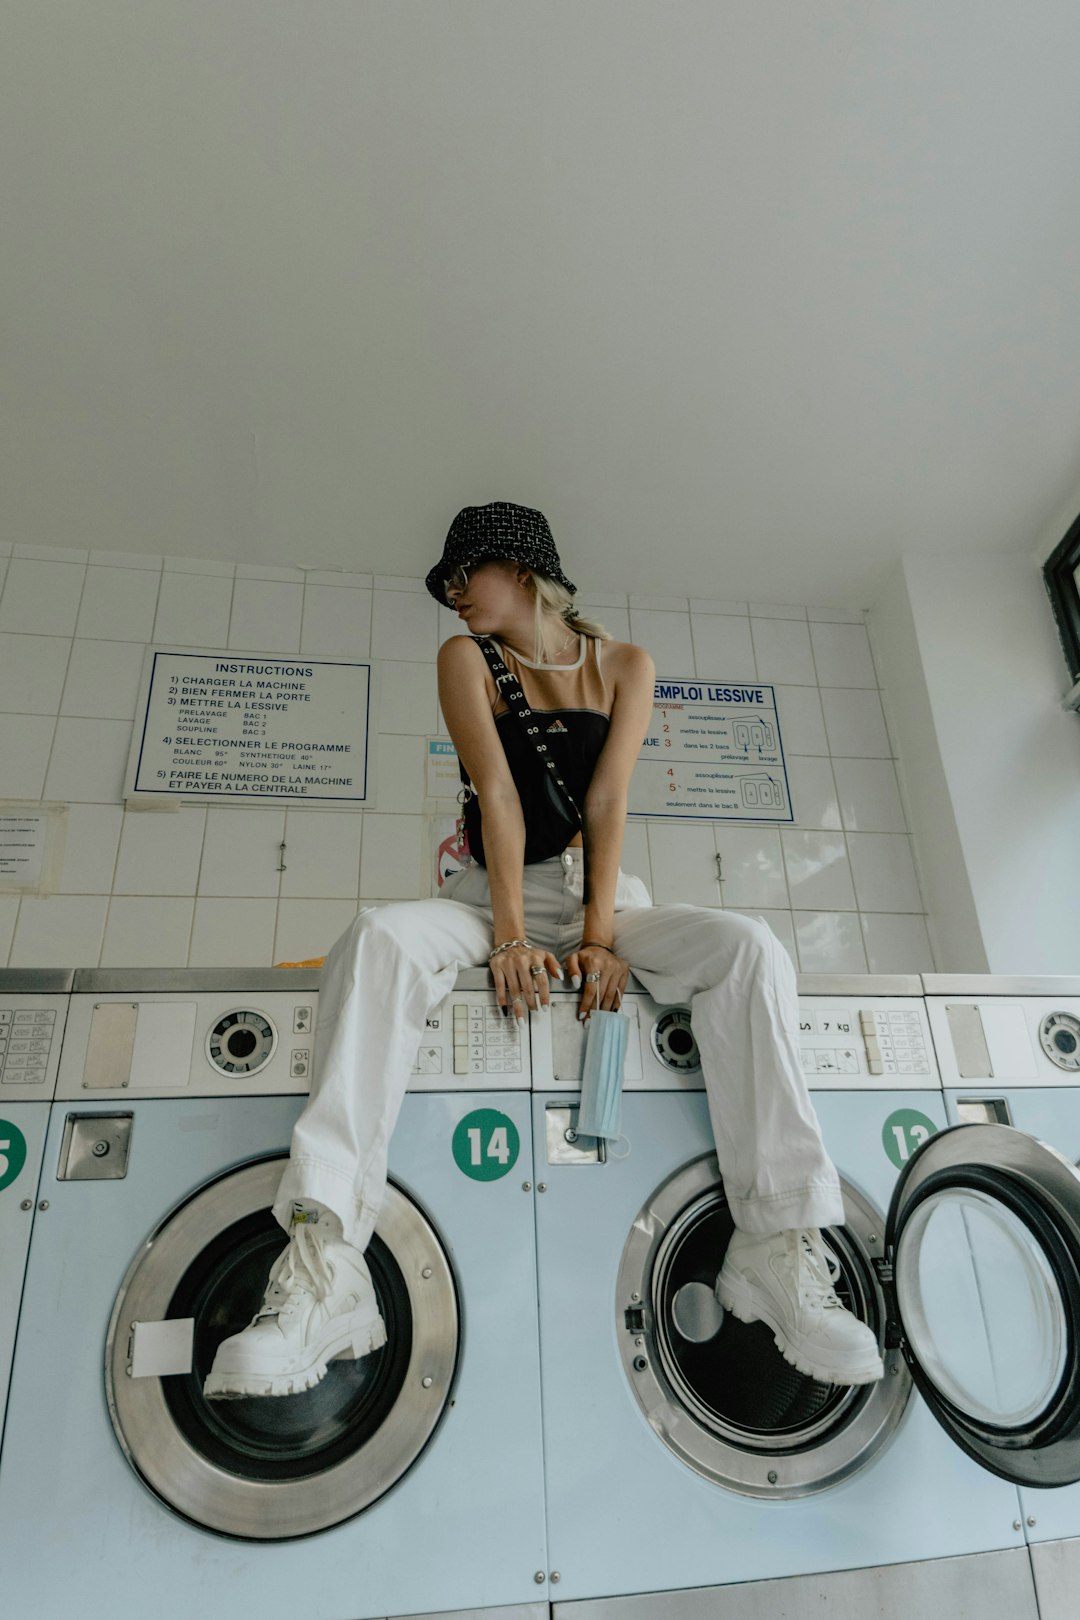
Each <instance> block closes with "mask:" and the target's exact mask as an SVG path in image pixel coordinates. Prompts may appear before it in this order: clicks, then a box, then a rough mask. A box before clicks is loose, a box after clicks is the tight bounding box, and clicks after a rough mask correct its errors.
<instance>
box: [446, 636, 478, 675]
mask: <svg viewBox="0 0 1080 1620" xmlns="http://www.w3.org/2000/svg"><path fill="white" fill-rule="evenodd" d="M437 662H438V666H439V668H440V669H448V670H449V669H481V668H482V669H486V668H487V664H486V662H485V660H484V655H483V653H482V652H481V651H480V648H479V646H478V645H477V642H476V638H475V637H474V636H464V635H463V636H450V637H448V639H447V640H446V641H444V642H443V644H442V646H441V647H440V648H439V656H438V660H437Z"/></svg>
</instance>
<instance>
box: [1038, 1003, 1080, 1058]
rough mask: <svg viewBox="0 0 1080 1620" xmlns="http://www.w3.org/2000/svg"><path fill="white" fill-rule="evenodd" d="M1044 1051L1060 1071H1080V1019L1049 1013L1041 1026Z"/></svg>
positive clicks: (1063, 1013)
mask: <svg viewBox="0 0 1080 1620" xmlns="http://www.w3.org/2000/svg"><path fill="white" fill-rule="evenodd" d="M1039 1040H1040V1042H1041V1044H1042V1049H1043V1051H1044V1052H1045V1053H1046V1055H1047V1057H1048V1058H1049V1059H1050V1061H1051V1063H1056V1064H1057V1066H1058V1068H1059V1069H1069V1070H1080V1018H1077V1017H1075V1015H1074V1014H1073V1013H1067V1012H1052V1013H1048V1014H1047V1016H1046V1017H1045V1018H1044V1019H1043V1021H1042V1023H1041V1024H1040V1025H1039Z"/></svg>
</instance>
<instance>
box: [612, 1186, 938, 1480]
mask: <svg viewBox="0 0 1080 1620" xmlns="http://www.w3.org/2000/svg"><path fill="white" fill-rule="evenodd" d="M720 1180H721V1178H720V1171H719V1167H718V1165H717V1162H716V1157H715V1155H714V1154H707V1155H705V1156H704V1157H702V1158H700V1159H696V1160H694V1161H693V1162H692V1163H691V1164H688V1165H686V1166H684V1167H683V1168H682V1169H681V1170H679V1171H677V1172H676V1173H675V1174H674V1175H673V1176H671V1177H669V1179H668V1180H667V1181H666V1182H664V1183H663V1184H662V1185H661V1186H660V1187H659V1188H657V1190H656V1191H655V1192H654V1193H653V1194H652V1195H651V1197H650V1198H649V1199H648V1200H647V1201H646V1203H645V1204H644V1205H643V1207H642V1208H641V1210H640V1211H639V1212H638V1214H637V1216H636V1218H635V1220H634V1222H633V1225H632V1226H631V1228H630V1232H629V1235H628V1237H627V1240H626V1244H625V1247H624V1249H623V1253H622V1259H621V1261H620V1264H619V1272H618V1279H617V1282H616V1299H615V1306H616V1337H617V1339H618V1343H619V1354H620V1357H621V1359H622V1363H623V1369H624V1371H625V1373H626V1378H627V1382H628V1383H629V1385H630V1388H631V1389H632V1390H633V1393H634V1396H635V1398H636V1400H637V1402H638V1404H639V1406H640V1407H641V1410H642V1412H643V1413H644V1416H645V1418H646V1420H647V1421H648V1423H649V1426H650V1428H652V1430H653V1431H654V1433H655V1434H656V1435H657V1436H658V1437H659V1439H660V1440H661V1441H662V1442H663V1443H664V1444H665V1445H666V1446H667V1447H668V1448H669V1449H670V1450H671V1451H672V1452H674V1454H675V1455H676V1456H677V1457H679V1458H680V1459H681V1460H682V1461H683V1462H684V1463H686V1464H688V1466H689V1467H691V1468H693V1469H694V1470H695V1472H696V1473H698V1474H701V1475H702V1476H703V1477H704V1478H705V1479H708V1480H711V1481H712V1482H713V1483H714V1484H717V1485H722V1486H724V1487H725V1488H726V1489H728V1490H732V1491H737V1492H738V1493H740V1494H741V1495H744V1496H760V1497H770V1498H773V1499H774V1500H781V1499H786V1498H790V1497H801V1496H809V1495H812V1494H814V1493H815V1492H817V1491H823V1490H827V1489H829V1488H830V1487H831V1486H833V1485H836V1484H839V1482H840V1481H841V1480H843V1479H846V1478H848V1476H849V1475H851V1474H853V1473H854V1472H855V1471H856V1470H857V1469H859V1468H863V1467H865V1465H866V1464H867V1463H868V1462H870V1460H871V1459H872V1458H873V1457H874V1456H876V1455H877V1453H878V1451H880V1449H881V1447H882V1446H883V1445H884V1444H885V1443H886V1441H887V1440H888V1438H889V1436H890V1435H891V1434H892V1432H893V1430H894V1429H895V1428H896V1426H897V1424H898V1423H899V1421H900V1418H901V1417H902V1416H903V1412H904V1408H905V1406H906V1405H907V1401H908V1397H909V1396H910V1394H911V1388H912V1383H911V1376H910V1374H909V1372H908V1370H907V1367H906V1366H905V1364H904V1360H903V1357H902V1356H901V1355H900V1353H899V1351H896V1350H891V1351H886V1352H885V1356H884V1360H885V1377H884V1378H883V1379H881V1380H880V1381H879V1382H878V1383H876V1384H871V1385H866V1386H862V1387H861V1388H860V1389H858V1390H856V1391H855V1392H854V1395H853V1397H852V1399H851V1400H850V1402H848V1403H847V1410H848V1411H849V1413H850V1416H849V1417H848V1418H847V1420H846V1421H844V1420H843V1417H842V1416H840V1417H839V1418H838V1420H837V1421H836V1422H834V1423H832V1424H831V1425H830V1429H829V1433H828V1434H827V1435H826V1437H825V1438H823V1440H822V1442H821V1444H820V1445H818V1446H816V1447H813V1448H812V1449H806V1450H799V1451H780V1450H779V1449H776V1448H773V1447H769V1448H768V1449H765V1448H763V1449H761V1450H760V1451H756V1450H749V1449H747V1447H746V1446H744V1445H736V1444H734V1443H733V1442H731V1441H728V1440H725V1439H722V1438H721V1437H720V1436H719V1435H716V1434H714V1433H712V1432H709V1431H708V1430H706V1429H705V1428H704V1426H703V1425H702V1424H701V1423H700V1422H698V1421H697V1420H696V1419H695V1418H694V1416H693V1414H692V1413H691V1412H690V1411H689V1410H688V1408H687V1406H686V1405H685V1404H684V1403H683V1401H682V1400H681V1399H680V1397H679V1394H678V1392H677V1390H676V1389H675V1388H674V1387H673V1385H672V1383H671V1381H669V1379H668V1377H667V1374H666V1372H665V1370H664V1367H663V1358H662V1356H661V1354H660V1353H659V1346H658V1342H657V1328H656V1312H655V1308H654V1304H653V1301H654V1297H655V1288H654V1280H655V1279H656V1277H657V1273H658V1271H659V1269H660V1266H659V1263H658V1262H660V1259H661V1254H662V1251H663V1249H664V1247H665V1245H666V1244H667V1242H668V1239H669V1235H670V1234H671V1232H672V1231H673V1229H674V1228H675V1226H676V1223H677V1222H678V1221H679V1219H680V1217H681V1216H682V1214H683V1212H684V1211H685V1210H687V1209H688V1208H689V1207H690V1206H691V1205H694V1204H696V1203H698V1202H700V1201H701V1200H702V1199H703V1198H704V1197H705V1196H706V1195H707V1194H708V1193H709V1192H710V1191H715V1189H716V1188H717V1187H718V1186H719V1185H720ZM841 1187H842V1190H843V1195H844V1214H845V1224H846V1226H847V1228H848V1231H849V1233H850V1234H851V1238H852V1241H853V1242H854V1243H857V1244H858V1246H859V1247H860V1248H861V1249H862V1251H863V1254H864V1255H865V1256H867V1257H868V1259H869V1260H870V1261H872V1260H873V1259H875V1258H879V1257H880V1256H882V1255H883V1254H884V1241H883V1234H884V1222H883V1220H882V1217H881V1215H880V1214H879V1213H878V1212H877V1211H876V1210H875V1209H874V1208H873V1206H872V1205H871V1204H869V1203H868V1202H867V1200H866V1199H865V1198H864V1197H863V1196H862V1194H861V1193H859V1192H857V1191H856V1190H855V1188H853V1187H851V1186H850V1185H849V1184H848V1183H846V1182H843V1181H842V1182H841ZM866 1270H867V1273H868V1276H869V1278H870V1279H871V1282H872V1287H873V1290H874V1296H875V1303H876V1305H877V1308H878V1315H879V1320H881V1321H882V1322H884V1320H885V1316H886V1305H885V1299H884V1296H883V1294H882V1292H881V1289H880V1285H879V1283H878V1281H877V1278H876V1275H875V1274H874V1272H873V1267H872V1265H868V1266H867V1267H866ZM643 1303H644V1304H645V1305H646V1307H647V1311H646V1316H647V1320H646V1324H645V1326H644V1328H643V1329H642V1330H641V1331H639V1332H632V1331H630V1330H628V1328H627V1326H626V1316H625V1313H626V1312H627V1311H628V1310H633V1309H634V1308H636V1307H637V1306H639V1305H641V1304H643ZM638 1340H643V1341H644V1342H643V1343H640V1344H639V1343H638V1342H637V1341H638Z"/></svg>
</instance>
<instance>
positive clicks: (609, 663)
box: [566, 642, 656, 1011]
mask: <svg viewBox="0 0 1080 1620" xmlns="http://www.w3.org/2000/svg"><path fill="white" fill-rule="evenodd" d="M604 667H605V674H606V675H607V677H608V679H609V681H611V682H612V683H613V688H614V690H613V701H612V707H611V721H610V725H609V727H608V735H607V741H606V742H605V743H604V747H603V749H602V751H601V754H600V758H599V759H598V760H597V762H596V769H595V771H594V772H593V777H592V781H591V782H590V783H589V791H588V792H587V793H586V795H585V804H584V806H583V814H584V822H585V827H584V834H585V837H584V842H585V923H584V929H583V935H582V937H583V938H584V939H585V940H590V941H593V942H594V943H596V944H599V945H611V943H612V936H613V930H614V926H615V885H616V882H617V879H618V875H619V857H620V855H621V854H622V844H623V834H624V832H625V830H626V801H627V793H628V790H629V786H630V776H631V773H632V771H633V769H634V765H635V764H636V762H637V758H638V755H639V753H640V752H641V744H642V741H643V739H644V737H645V733H646V732H647V731H648V729H649V719H650V717H651V715H652V707H653V693H654V688H655V683H656V669H655V666H654V664H653V661H652V659H651V658H650V656H649V654H648V653H647V652H646V651H645V650H644V648H643V647H635V646H632V645H631V644H630V643H629V642H621V643H619V644H617V645H616V646H614V647H612V648H611V649H610V650H608V649H605V655H604ZM616 964H618V969H617V970H616ZM566 965H567V969H568V971H569V972H570V973H571V974H576V973H577V972H578V970H579V968H580V970H581V972H582V974H584V973H585V972H600V973H601V974H602V978H601V980H599V981H596V982H597V985H598V988H599V990H600V1005H601V1006H606V1007H611V1006H613V1005H614V1004H615V1002H616V1000H617V999H618V996H617V994H616V992H618V994H621V992H622V990H623V988H624V986H625V984H626V977H627V973H628V971H629V970H628V968H627V966H626V964H625V963H623V962H621V959H620V958H619V957H617V956H614V955H613V953H611V952H598V953H596V955H595V956H594V955H593V953H591V952H590V951H588V950H585V951H584V952H583V953H582V952H575V953H574V956H572V957H569V958H567V964H566ZM588 1000H589V1001H590V1002H591V1003H592V1004H595V1002H596V992H595V991H594V992H593V994H592V996H591V997H590V998H588ZM582 1010H583V1011H587V1010H588V1005H587V1001H586V999H585V998H583V1001H582Z"/></svg>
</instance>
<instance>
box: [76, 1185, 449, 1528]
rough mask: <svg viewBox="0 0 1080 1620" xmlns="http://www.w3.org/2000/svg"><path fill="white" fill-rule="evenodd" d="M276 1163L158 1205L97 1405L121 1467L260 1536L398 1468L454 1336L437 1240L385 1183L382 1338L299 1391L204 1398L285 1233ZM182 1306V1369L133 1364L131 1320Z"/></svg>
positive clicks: (430, 1405)
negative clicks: (172, 1205) (277, 1216)
mask: <svg viewBox="0 0 1080 1620" xmlns="http://www.w3.org/2000/svg"><path fill="white" fill-rule="evenodd" d="M283 1163H284V1160H283V1159H282V1158H281V1157H275V1158H272V1159H264V1160H261V1161H258V1162H255V1163H249V1164H246V1165H244V1166H243V1167H242V1168H240V1169H237V1170H235V1171H231V1172H229V1173H227V1174H225V1175H223V1176H221V1177H219V1178H218V1179H217V1180H215V1181H213V1182H211V1183H209V1184H207V1185H206V1186H204V1187H203V1188H201V1189H200V1190H199V1191H198V1192H197V1193H196V1194H195V1195H194V1196H193V1197H192V1198H190V1199H189V1200H188V1201H187V1202H185V1203H184V1204H183V1205H181V1206H180V1207H179V1208H178V1209H176V1210H174V1211H173V1213H172V1214H171V1215H170V1216H169V1217H167V1219H166V1220H165V1221H164V1222H163V1223H162V1225H161V1226H160V1227H159V1229H158V1230H157V1231H156V1232H155V1233H153V1235H152V1236H151V1237H150V1238H149V1239H148V1240H147V1242H146V1243H145V1244H144V1245H143V1247H142V1249H141V1250H140V1252H139V1253H138V1254H137V1255H136V1257H135V1259H134V1261H133V1262H132V1264H131V1266H130V1268H129V1270H128V1273H127V1275H126V1277H125V1278H124V1281H123V1283H122V1285H121V1288H120V1292H119V1294H118V1295H117V1299H116V1304H115V1307H114V1310H113V1313H112V1320H111V1322H110V1325H109V1333H108V1339H107V1345H106V1388H107V1395H108V1404H109V1412H110V1415H111V1417H112V1422H113V1427H114V1429H115V1431H116V1436H117V1439H118V1440H119V1442H120V1444H121V1446H122V1447H123V1450H124V1452H125V1453H126V1455H127V1457H128V1460H129V1461H130V1463H131V1465H132V1467H133V1468H134V1469H135V1470H136V1472H137V1473H138V1474H139V1475H140V1476H141V1478H142V1479H143V1480H144V1481H145V1483H146V1484H147V1485H148V1486H149V1487H150V1489H151V1490H152V1491H154V1492H155V1493H156V1495H157V1496H158V1497H160V1498H161V1500H162V1501H163V1502H164V1503H165V1504H166V1506H168V1507H170V1508H172V1509H173V1510H174V1511H175V1512H177V1513H179V1514H182V1515H183V1516H184V1517H185V1518H187V1519H189V1520H191V1521H193V1522H194V1523H195V1524H198V1525H201V1526H203V1527H204V1528H205V1529H207V1530H211V1531H215V1532H217V1533H218V1534H221V1535H226V1536H234V1537H239V1538H245V1539H251V1540H259V1541H274V1540H284V1539H288V1538H291V1537H296V1536H303V1535H310V1534H313V1533H314V1532H316V1531H320V1530H325V1529H327V1528H328V1527H329V1526H331V1525H334V1524H337V1523H339V1522H341V1521H342V1520H343V1519H347V1518H350V1517H352V1516H353V1515H354V1514H356V1513H359V1512H361V1511H362V1510H363V1509H364V1508H366V1507H369V1506H370V1505H371V1503H373V1502H375V1501H376V1500H377V1499H378V1498H379V1497H380V1496H382V1495H383V1493H384V1492H385V1491H387V1490H388V1489H389V1488H390V1487H391V1486H392V1485H394V1484H396V1483H397V1481H398V1480H399V1479H400V1478H401V1477H402V1475H403V1474H404V1473H405V1472H406V1471H407V1470H408V1468H409V1467H411V1465H412V1464H413V1463H414V1462H415V1461H416V1459H417V1458H418V1457H419V1455H420V1453H421V1452H422V1451H423V1449H424V1447H425V1446H426V1445H427V1443H428V1441H429V1439H430V1438H431V1435H432V1433H433V1431H434V1429H435V1427H436V1425H437V1423H438V1421H439V1418H440V1416H441V1415H442V1413H443V1410H444V1409H445V1407H446V1404H447V1401H448V1399H449V1395H450V1389H451V1385H452V1382H453V1377H454V1369H455V1365H456V1360H457V1351H458V1338H459V1332H458V1327H459V1321H458V1305H457V1296H456V1291H455V1287H454V1279H453V1275H452V1272H451V1269H450V1264H449V1260H448V1258H447V1255H446V1251H445V1249H444V1247H443V1245H442V1243H441V1241H440V1239H439V1237H438V1234H437V1233H436V1232H435V1230H434V1228H433V1227H432V1225H431V1224H430V1222H429V1221H428V1220H427V1218H426V1217H425V1216H424V1214H423V1213H422V1212H421V1210H420V1209H419V1208H418V1207H417V1206H416V1204H415V1203H413V1202H412V1200H411V1199H409V1198H408V1197H407V1196H406V1195H405V1194H404V1193H403V1192H402V1191H401V1190H400V1189H399V1188H397V1187H394V1186H393V1185H391V1186H390V1187H389V1188H388V1190H387V1197H386V1202H385V1204H384V1206H383V1213H382V1215H381V1216H380V1219H379V1225H378V1231H377V1233H376V1236H375V1237H374V1238H373V1239H372V1242H371V1244H370V1246H369V1248H368V1250H367V1259H368V1263H369V1266H370V1269H371V1276H372V1281H373V1283H374V1285H375V1290H376V1293H377V1295H378V1298H379V1304H380V1308H381V1310H382V1315H383V1320H384V1322H385V1324H386V1329H387V1342H386V1344H385V1345H384V1346H383V1348H382V1349H380V1350H378V1351H376V1352H374V1353H373V1354H371V1355H368V1356H365V1357H363V1358H362V1359H361V1360H359V1361H336V1362H333V1363H331V1365H330V1368H329V1370H328V1372H327V1374H326V1377H325V1378H324V1379H323V1380H322V1382H321V1383H319V1384H317V1385H316V1387H315V1388H314V1389H311V1390H307V1391H306V1392H305V1393H304V1394H302V1395H289V1396H282V1397H279V1398H274V1399H270V1398H266V1397H264V1398H258V1399H240V1400H224V1401H222V1400H215V1401H208V1400H205V1399H204V1397H203V1394H202V1385H203V1379H204V1378H205V1376H206V1374H207V1373H208V1372H209V1370H210V1365H211V1363H212V1361H213V1358H214V1354H215V1352H216V1350H217V1346H218V1345H219V1344H220V1342H221V1341H222V1339H225V1338H227V1337H229V1335H230V1334H232V1333H236V1332H238V1331H239V1330H240V1329H241V1328H243V1327H246V1326H247V1324H248V1322H249V1321H250V1320H251V1319H252V1317H253V1315H254V1314H255V1311H256V1310H257V1308H258V1306H259V1304H260V1302H261V1299H262V1294H263V1290H264V1288H265V1286H266V1281H267V1275H268V1273H269V1270H270V1266H271V1264H272V1263H273V1261H274V1259H275V1258H276V1257H277V1255H278V1254H280V1252H281V1249H282V1246H283V1243H284V1236H283V1233H282V1231H281V1229H280V1227H278V1226H277V1224H276V1223H275V1222H274V1220H273V1217H272V1216H271V1214H270V1206H271V1204H272V1202H273V1199H274V1195H275V1193H276V1190H277V1185H278V1182H279V1180H280V1178H281V1171H282V1166H283ZM186 1319H191V1320H192V1321H193V1353H192V1357H191V1366H190V1370H189V1371H184V1372H180V1373H173V1374H171V1375H169V1376H154V1375H148V1376H140V1375H139V1374H140V1367H139V1365H138V1364H137V1363H133V1348H134V1346H135V1343H136V1339H137V1332H136V1328H137V1325H140V1326H141V1325H142V1324H147V1323H158V1322H163V1321H170V1320H171V1321H179V1322H183V1321H185V1320H186Z"/></svg>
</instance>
